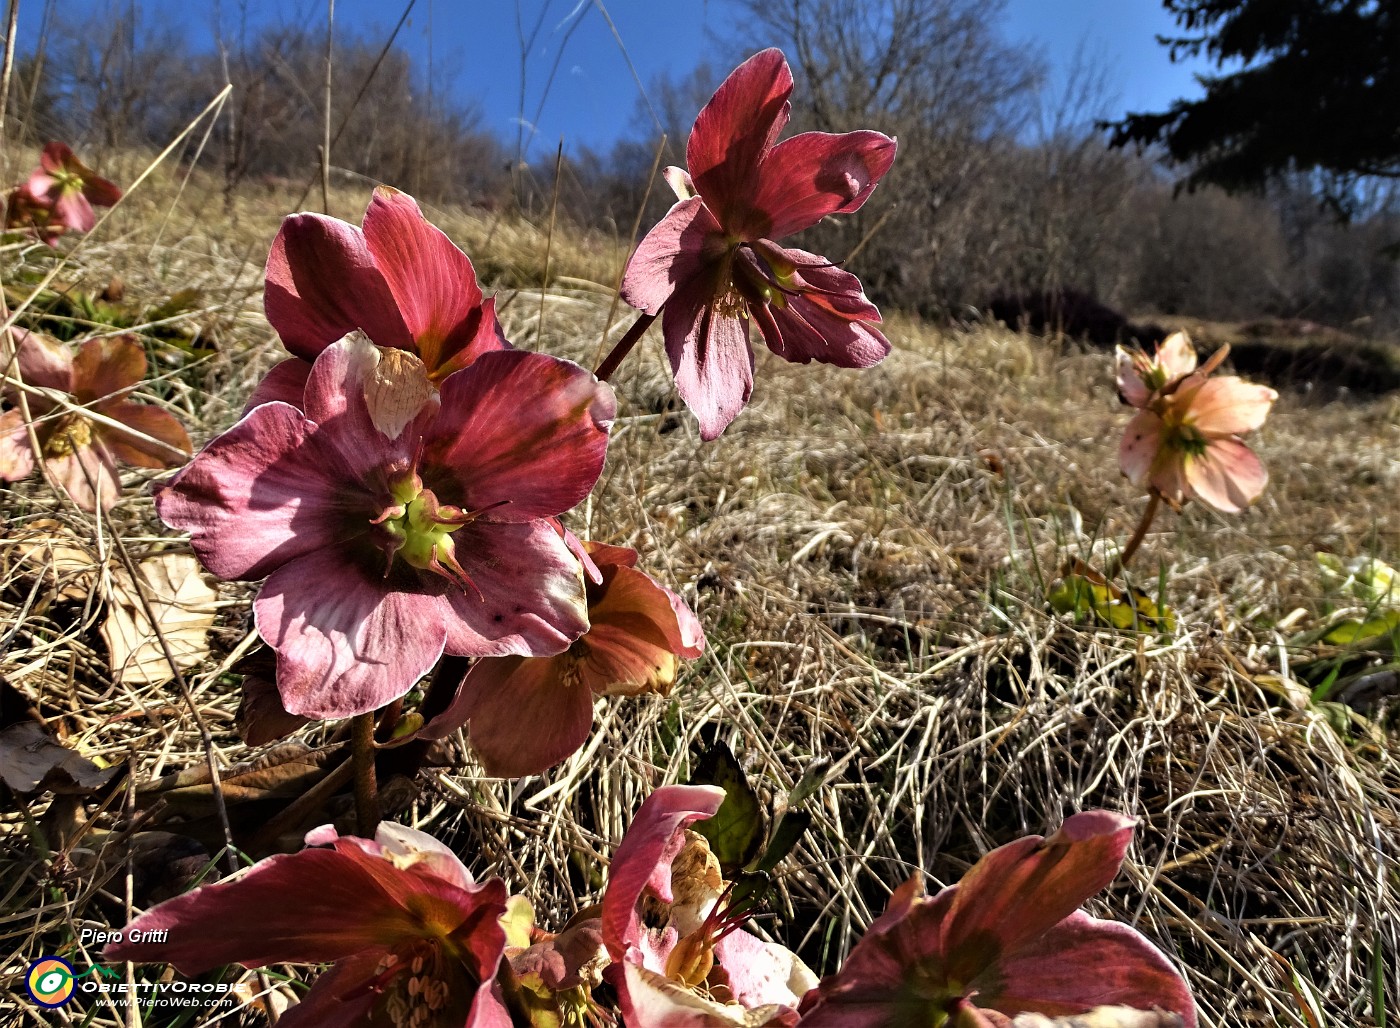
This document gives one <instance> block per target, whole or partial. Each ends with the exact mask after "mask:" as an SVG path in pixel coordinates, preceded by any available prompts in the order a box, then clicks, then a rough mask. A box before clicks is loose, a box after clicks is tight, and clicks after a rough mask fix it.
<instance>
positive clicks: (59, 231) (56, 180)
mask: <svg viewBox="0 0 1400 1028" xmlns="http://www.w3.org/2000/svg"><path fill="white" fill-rule="evenodd" d="M121 198H122V191H121V189H119V188H118V187H117V186H115V185H114V184H112V183H111V182H108V181H107V180H106V179H105V178H101V177H100V176H98V174H97V173H96V172H94V171H93V170H92V169H91V168H89V167H88V166H87V165H86V164H84V163H83V162H82V161H80V160H78V158H77V157H75V156H74V155H73V151H72V150H71V149H70V148H69V146H68V144H67V143H49V144H48V145H47V146H45V147H44V151H43V153H42V154H41V155H40V157H39V167H38V168H36V169H35V170H34V172H33V173H32V174H31V175H30V176H29V178H28V179H27V180H25V181H24V182H23V183H22V184H20V185H18V186H15V187H14V188H13V189H11V190H10V192H9V195H8V196H6V197H5V227H6V228H26V229H31V230H33V231H34V232H37V233H38V235H39V237H40V238H41V239H43V240H44V241H45V242H46V243H48V244H49V245H50V246H52V245H53V244H54V242H55V241H56V240H57V239H58V237H59V236H61V235H63V233H65V232H68V231H73V232H91V231H92V228H93V226H94V225H96V224H97V215H96V214H95V213H94V212H93V209H92V208H93V205H94V204H95V205H97V206H98V207H111V206H112V205H113V204H115V203H116V202H117V201H118V200H120V199H121Z"/></svg>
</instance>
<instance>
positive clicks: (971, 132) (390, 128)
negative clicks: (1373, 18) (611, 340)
mask: <svg viewBox="0 0 1400 1028" xmlns="http://www.w3.org/2000/svg"><path fill="white" fill-rule="evenodd" d="M735 2H736V3H737V4H738V5H739V6H741V7H746V8H747V9H748V11H747V13H748V15H749V16H748V17H746V18H743V19H738V20H737V22H736V24H742V31H743V32H745V33H746V34H747V35H745V36H744V37H742V38H739V37H736V38H735V40H734V41H733V42H734V49H733V51H732V57H733V59H734V61H735V62H736V63H737V61H738V60H739V59H742V57H743V56H745V55H746V54H747V53H749V52H752V50H754V49H756V48H758V47H760V46H766V45H777V46H781V47H783V49H784V50H785V52H787V54H788V56H789V58H790V60H791V62H792V65H793V69H794V72H795V73H796V74H797V76H798V86H797V91H796V93H795V95H794V97H793V104H794V109H793V125H792V130H794V131H800V130H805V129H817V130H822V131H830V132H840V131H848V130H851V129H857V128H875V129H879V130H881V131H883V132H887V133H889V134H891V135H896V136H898V137H899V143H900V156H899V159H898V160H897V161H896V163H895V167H894V170H893V171H892V172H891V173H890V175H889V176H888V177H887V178H886V179H885V181H884V182H883V183H882V184H881V186H880V188H879V189H878V190H877V191H876V193H875V195H874V196H873V198H872V199H871V201H870V202H869V203H868V204H867V205H866V207H865V208H864V209H863V210H862V211H861V212H859V213H858V214H857V215H855V216H852V217H847V218H843V219H840V220H839V223H833V224H830V225H822V226H819V227H818V228H817V229H815V230H814V231H813V232H812V233H811V234H810V235H809V237H807V240H808V241H807V242H806V245H807V248H809V249H812V250H814V251H818V252H822V253H827V254H833V255H843V254H851V253H854V256H852V257H851V259H850V262H849V266H850V267H851V269H852V270H853V271H856V272H858V273H859V274H860V275H861V277H862V279H863V281H864V282H865V283H866V286H867V290H868V291H869V293H870V294H871V296H872V298H874V299H875V300H876V301H877V302H880V303H882V304H885V305H887V306H892V307H898V308H901V309H905V310H909V311H916V312H919V313H922V314H924V315H928V316H932V317H953V318H961V317H968V316H972V315H974V314H976V313H977V312H980V311H983V310H985V309H986V307H987V305H988V304H989V302H990V301H991V300H992V299H993V298H994V297H997V296H1002V297H1005V296H1008V295H1018V294H1021V295H1031V294H1054V293H1058V292H1064V291H1065V290H1070V291H1074V292H1076V293H1081V294H1087V295H1091V296H1094V297H1096V298H1097V299H1098V300H1099V301H1101V302H1103V303H1104V304H1107V305H1108V306H1110V307H1113V308H1116V309H1119V310H1123V311H1127V312H1130V313H1133V314H1139V315H1150V314H1154V313H1155V314H1162V315H1173V314H1186V315H1192V316H1196V317H1202V318H1219V319H1246V318H1257V317H1261V316H1279V317H1287V318H1305V319H1308V320H1312V321H1318V322H1323V323H1327V324H1331V325H1335V326H1337V327H1342V328H1347V329H1350V330H1352V331H1355V332H1359V333H1361V334H1365V335H1386V336H1389V335H1393V334H1395V333H1397V332H1400V261H1397V260H1396V259H1395V244H1397V243H1400V192H1397V191H1396V190H1395V189H1394V188H1393V186H1394V184H1393V183H1392V184H1391V188H1389V189H1387V188H1385V186H1384V184H1381V185H1374V186H1373V189H1374V191H1373V193H1371V194H1369V195H1366V196H1363V197H1359V198H1358V201H1359V202H1358V204H1357V208H1358V209H1359V210H1360V211H1361V215H1360V217H1358V218H1357V219H1355V220H1354V221H1353V222H1352V223H1351V224H1350V225H1341V224H1339V223H1338V221H1337V220H1336V218H1335V217H1334V216H1333V215H1332V213H1331V212H1330V211H1328V210H1326V209H1324V208H1323V207H1322V206H1321V205H1320V204H1319V202H1318V201H1317V200H1316V199H1315V192H1314V190H1313V189H1312V185H1313V183H1309V182H1308V181H1306V180H1304V179H1302V178H1296V179H1292V180H1288V179H1285V180H1280V181H1278V182H1276V183H1275V184H1274V186H1273V188H1271V190H1270V191H1269V193H1268V194H1267V195H1259V196H1227V195H1225V194H1224V193H1220V192H1218V191H1214V190H1203V191H1201V192H1197V193H1194V194H1186V193H1183V194H1180V195H1176V194H1174V190H1173V186H1172V180H1173V174H1172V172H1171V171H1170V170H1166V169H1164V168H1163V167H1162V166H1161V164H1160V161H1159V160H1158V157H1157V155H1155V154H1150V153H1149V154H1144V155H1137V154H1132V153H1125V152H1121V151H1110V150H1109V149H1107V147H1106V144H1105V138H1106V137H1105V134H1104V133H1103V132H1101V131H1099V130H1096V129H1095V128H1094V121H1095V119H1097V118H1102V117H1105V116H1110V115H1116V114H1118V113H1119V112H1118V111H1117V110H1116V109H1115V108H1114V107H1113V106H1112V104H1111V103H1110V102H1109V101H1108V100H1107V99H1106V98H1107V97H1108V96H1109V90H1108V88H1107V87H1106V85H1105V83H1104V82H1103V81H1102V79H1101V78H1099V77H1097V76H1096V74H1095V73H1094V71H1093V70H1092V65H1091V62H1089V61H1088V60H1084V59H1081V60H1079V61H1077V62H1076V64H1075V68H1074V70H1073V71H1072V72H1071V74H1070V75H1069V76H1068V80H1067V82H1062V83H1061V84H1060V85H1059V86H1058V87H1057V88H1055V89H1053V90H1052V89H1051V88H1049V87H1048V86H1047V84H1046V83H1047V76H1046V74H1045V69H1044V65H1043V61H1042V59H1041V58H1040V57H1039V56H1038V55H1036V54H1034V53H1031V54H1027V53H1026V52H1024V51H1022V50H1020V49H1018V48H1014V47H1012V46H1010V45H1009V44H1007V43H1006V42H1005V40H1004V37H1003V36H1002V35H1001V32H1000V22H1001V15H1002V12H1001V11H1000V9H999V6H998V5H997V4H995V3H993V4H988V3H986V2H983V0H886V2H885V3H884V4H880V5H874V6H873V7H872V5H870V4H869V3H868V2H866V0H735ZM324 59H325V36H324V33H323V32H321V31H319V30H307V29H295V28H270V29H265V30H263V31H261V32H259V33H257V34H255V35H253V36H252V37H251V38H250V39H248V40H247V41H246V42H243V43H241V44H238V45H234V44H232V43H225V44H224V45H223V47H222V50H221V51H215V52H209V51H207V50H206V51H199V50H197V49H194V48H193V47H192V46H191V45H190V44H189V43H188V42H187V41H186V40H184V39H183V38H182V37H181V36H179V35H177V34H176V33H174V32H171V31H168V30H157V31H154V32H152V31H141V30H140V26H138V25H135V24H119V25H117V26H115V27H112V28H111V31H109V32H104V33H100V34H98V33H93V32H92V31H91V26H82V25H72V26H65V25H62V24H60V23H55V24H54V25H52V26H50V28H49V30H48V32H47V33H46V36H45V39H44V43H43V46H42V47H41V49H40V50H39V52H37V53H32V54H29V55H26V56H24V57H23V58H22V60H21V61H20V63H19V65H18V67H17V71H16V75H15V80H14V84H13V86H12V90H11V100H10V112H9V118H8V120H7V124H8V125H9V126H10V127H11V131H12V132H15V131H18V132H22V133H24V134H25V135H26V137H28V138H29V139H30V140H32V141H35V142H40V141H42V140H44V139H48V138H64V139H67V140H69V141H70V142H72V143H73V144H74V145H75V146H79V147H80V148H81V147H86V148H89V149H95V150H97V151H101V150H102V149H104V148H122V147H132V146H156V145H163V144H164V143H165V142H166V141H168V140H169V139H170V138H171V137H172V136H173V135H174V134H175V133H176V132H178V131H179V129H181V128H183V127H184V125H185V124H186V123H187V122H188V121H189V119H190V118H192V117H193V116H194V115H195V114H196V113H197V112H198V111H199V110H200V109H201V108H202V107H203V105H204V104H205V103H206V102H207V101H208V99H209V98H210V97H211V96H212V95H214V94H215V93H216V92H217V91H218V90H219V89H220V88H222V86H223V84H224V83H225V82H231V83H232V84H233V86H234V92H233V95H232V97H231V99H230V101H229V104H228V106H227V108H226V110H225V113H224V116H223V118H222V119H221V120H220V122H219V125H218V126H217V128H216V130H215V132H214V134H213V136H212V137H211V138H210V140H209V142H208V145H207V147H206V149H205V153H204V155H203V157H202V162H203V163H204V164H205V166H206V167H209V168H213V169H216V171H217V173H218V174H220V175H222V177H223V180H224V182H225V183H226V186H227V188H228V189H229V190H234V189H237V188H240V187H243V186H246V185H248V184H251V183H255V182H257V181H259V180H266V179H269V178H272V179H291V180H293V181H297V182H299V183H300V182H309V181H311V180H312V179H313V178H314V177H315V174H316V168H317V166H318V157H317V154H318V147H319V146H320V144H321V141H322V135H323V105H324V79H325V66H324ZM727 71H728V67H727V66H726V67H723V68H720V67H708V66H702V67H701V68H698V69H696V70H695V71H693V72H691V73H690V74H688V75H684V76H675V77H671V78H668V79H665V80H662V81H658V82H656V83H653V84H652V87H651V89H650V94H649V98H650V101H651V102H650V105H649V107H647V108H646V111H647V113H646V117H645V119H641V118H639V119H638V120H639V123H652V124H654V122H655V121H658V120H659V122H660V125H659V127H658V128H657V129H656V130H655V131H653V132H652V133H651V134H650V136H649V138H638V139H635V140H627V141H623V142H620V143H618V144H616V145H615V146H614V147H612V148H611V149H610V150H608V151H606V152H595V151H591V150H588V149H582V150H580V151H578V152H577V154H576V155H575V156H573V157H570V158H567V159H566V160H565V161H564V163H563V166H562V172H561V175H560V179H559V182H558V186H557V196H558V202H559V210H560V214H561V216H563V217H566V218H568V219H571V220H572V221H574V222H575V223H577V224H580V225H583V226H587V227H590V228H598V229H603V230H605V231H610V232H614V233H617V234H625V233H627V232H628V231H629V230H630V228H631V226H632V223H633V220H634V219H635V217H636V214H637V209H638V207H639V205H640V204H641V203H642V198H643V196H644V194H645V193H646V191H647V174H648V171H649V170H650V168H651V165H652V159H653V155H654V152H655V149H656V145H657V141H658V140H659V138H660V134H661V131H664V132H665V133H666V134H667V137H668V146H667V152H666V154H665V155H664V157H663V163H675V164H683V163H684V151H685V139H686V135H687V134H688V131H689V128H690V123H691V121H692V120H693V119H694V116H695V113H696V111H697V110H698V109H699V107H700V105H701V104H703V103H704V102H705V100H706V99H708V97H709V95H710V92H711V91H712V89H713V88H714V86H715V84H716V83H717V82H718V81H719V79H720V78H721V77H722V76H723V74H724V73H725V72H727ZM334 82H335V93H334V98H333V103H332V111H333V117H332V125H333V127H335V128H339V126H340V124H341V119H342V118H345V117H346V115H347V114H348V120H346V122H345V126H344V128H343V130H341V131H340V133H339V135H338V138H337V139H336V141H335V143H334V145H333V148H332V160H331V163H332V165H333V166H334V167H335V168H339V169H346V170H349V171H352V172H354V173H357V174H360V175H364V176H367V177H368V178H371V179H375V180H379V181H384V182H388V183H391V184H394V185H396V186H399V187H400V188H403V189H405V190H407V191H409V192H411V193H413V194H415V195H417V196H420V197H422V198H424V199H426V200H430V201H432V202H435V203H441V202H458V203H471V204H479V205H484V206H491V207H499V206H500V205H502V204H509V205H514V206H516V207H519V208H520V209H521V210H523V211H524V212H525V213H527V214H543V213H545V212H547V210H548V208H549V206H550V204H551V203H552V202H553V199H554V196H555V195H556V185H555V182H554V162H553V161H552V160H549V161H537V162H536V163H535V164H534V165H526V164H524V163H523V162H520V161H518V160H517V159H516V157H517V155H515V154H514V153H513V152H512V149H511V148H510V147H509V146H508V145H507V144H506V143H505V142H504V141H502V140H500V139H497V138H496V137H494V136H493V135H492V134H490V133H489V132H487V131H484V130H483V129H482V128H481V125H480V120H479V118H478V117H477V116H476V114H475V112H474V111H473V110H472V109H471V108H470V106H468V105H467V104H466V103H464V102H463V101H461V100H458V99H454V98H452V97H450V96H448V95H445V94H444V93H443V92H441V91H437V92H435V91H434V90H433V89H432V88H430V85H429V83H428V82H427V79H426V76H425V75H424V73H423V69H421V68H417V67H415V66H414V65H413V63H412V61H411V60H410V58H409V57H408V55H407V54H406V53H404V52H403V51H402V50H398V49H394V48H391V49H389V50H388V52H387V53H383V42H382V40H371V39H369V38H362V37H355V36H353V35H346V36H343V37H342V36H339V35H338V36H337V39H336V45H335V75H334ZM362 90H363V95H362V96H361V97H360V98H359V100H358V103H355V104H354V106H353V109H352V102H353V101H354V100H355V98H356V96H357V94H360V92H361V91H362ZM652 112H655V118H653V114H652ZM670 202H671V198H670V194H669V191H668V190H667V189H666V187H665V185H664V184H663V183H662V182H661V181H660V180H659V179H658V180H657V181H656V182H655V183H653V185H652V188H651V197H650V200H649V202H648V209H647V212H646V215H645V217H644V218H643V220H642V222H641V230H642V231H643V232H645V231H646V229H647V228H648V227H649V226H650V225H651V224H652V223H653V222H654V220H655V219H656V218H657V217H659V216H660V214H662V213H663V212H664V211H665V209H666V207H667V205H668V204H669V203H670Z"/></svg>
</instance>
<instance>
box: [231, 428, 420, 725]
mask: <svg viewBox="0 0 1400 1028" xmlns="http://www.w3.org/2000/svg"><path fill="white" fill-rule="evenodd" d="M266 409H267V408H265V407H260V408H258V410H266ZM254 413H256V412H254ZM399 573H400V574H413V573H414V572H411V571H400V572H399ZM396 577H397V576H391V577H389V578H380V577H378V576H377V575H376V573H374V572H372V571H370V570H369V569H367V568H365V567H362V566H360V565H358V564H356V563H355V562H353V561H347V560H346V559H345V555H344V554H343V553H340V552H338V551H337V550H335V549H319V550H315V551H313V552H310V553H306V554H305V555H303V556H301V557H298V558H297V559H296V560H293V561H292V562H290V563H288V564H285V565H283V566H282V567H281V568H279V569H278V570H276V571H274V572H273V573H272V576H271V577H270V578H268V580H267V582H266V583H265V584H264V585H263V587H262V591H261V592H260V593H259V594H258V598H257V600H256V601H254V603H253V612H254V616H255V619H256V622H257V626H258V634H259V635H261V636H262V637H263V639H264V640H265V641H266V642H267V644H268V645H269V646H271V647H272V648H273V649H275V650H276V651H277V688H278V691H279V692H280V693H281V694H282V704H283V706H284V707H286V709H287V710H288V712H290V713H292V714H301V715H303V716H305V717H316V718H338V717H351V716H353V715H355V714H363V713H366V712H367V711H371V710H376V709H378V708H379V707H382V706H383V705H384V704H386V703H389V702H390V701H392V700H396V699H398V698H399V697H400V696H402V695H403V694H404V693H406V692H408V690H409V689H411V688H412V687H413V683H414V682H416V681H418V679H419V678H421V677H422V676H423V675H425V674H427V673H428V671H429V670H431V669H432V666H433V665H434V664H435V663H437V659H438V657H440V656H442V649H443V643H444V641H445V640H446V637H447V628H446V625H445V617H444V608H443V606H442V605H441V604H440V603H439V602H438V599H437V597H435V596H425V595H420V594H419V593H417V592H406V591H402V590H401V589H400V588H398V587H397V586H398V584H399V583H398V582H397V581H396Z"/></svg>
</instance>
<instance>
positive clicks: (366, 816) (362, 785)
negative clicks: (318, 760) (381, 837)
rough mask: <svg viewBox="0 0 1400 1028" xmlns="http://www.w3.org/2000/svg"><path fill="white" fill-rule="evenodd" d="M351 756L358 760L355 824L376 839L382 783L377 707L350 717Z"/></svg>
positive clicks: (367, 836)
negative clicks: (379, 778) (377, 766)
mask: <svg viewBox="0 0 1400 1028" xmlns="http://www.w3.org/2000/svg"><path fill="white" fill-rule="evenodd" d="M350 759H351V760H352V761H354V763H355V828H356V831H357V832H358V834H359V836H360V838H362V839H373V838H374V833H375V831H376V830H377V829H378V828H379V783H378V781H377V780H376V778H375V774H374V711H370V712H369V713H368V714H356V715H355V716H354V717H353V718H352V719H351V721H350Z"/></svg>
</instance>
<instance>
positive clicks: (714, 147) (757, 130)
mask: <svg viewBox="0 0 1400 1028" xmlns="http://www.w3.org/2000/svg"><path fill="white" fill-rule="evenodd" d="M792 87H793V83H792V71H791V70H790V69H789V68H788V64H787V60H786V59H785V58H784V57H783V54H782V51H781V50H776V49H768V50H762V51H760V52H758V53H756V54H754V55H753V56H752V57H750V58H749V59H748V60H747V61H745V62H744V63H743V64H741V65H739V67H737V68H735V69H734V71H732V72H730V74H729V77H728V78H726V79H725V80H724V82H722V83H721V84H720V87H719V89H717V90H716V91H715V95H714V96H713V97H711V99H710V102H709V103H707V104H706V105H705V106H704V107H703V108H702V109H701V111H700V114H699V116H698V117H697V118H696V119H695V127H694V128H693V129H692V130H691V133H690V139H689V141H688V142H687V144H686V165H687V167H688V169H689V171H690V177H691V179H692V180H693V181H694V185H695V189H696V191H697V192H698V193H699V194H700V195H701V196H702V197H704V198H705V202H706V204H707V205H708V206H709V208H710V210H711V211H713V212H714V215H715V217H716V218H717V219H718V220H719V222H720V224H722V225H723V226H724V228H725V230H726V231H727V232H728V233H729V234H730V235H733V236H737V237H739V238H743V239H757V238H759V237H761V236H766V235H769V234H770V233H769V229H770V226H771V222H770V220H769V219H768V217H767V215H766V214H765V213H764V212H763V211H762V210H759V209H756V208H755V207H754V204H753V197H754V196H755V195H756V194H757V191H758V190H757V186H758V171H759V162H760V161H761V160H762V159H763V156H764V155H765V154H766V153H767V152H768V150H769V149H770V148H771V147H772V146H773V144H774V143H776V142H777V140H778V136H779V135H780V134H781V133H782V130H783V128H784V126H786V125H787V122H788V116H789V113H790V111H791V108H792V105H791V104H789V103H788V97H790V96H791V95H792Z"/></svg>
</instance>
